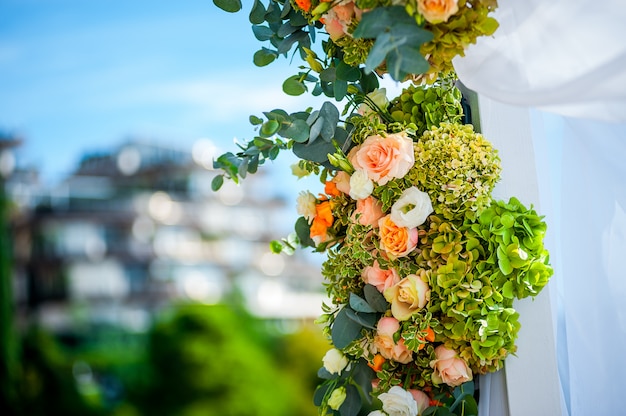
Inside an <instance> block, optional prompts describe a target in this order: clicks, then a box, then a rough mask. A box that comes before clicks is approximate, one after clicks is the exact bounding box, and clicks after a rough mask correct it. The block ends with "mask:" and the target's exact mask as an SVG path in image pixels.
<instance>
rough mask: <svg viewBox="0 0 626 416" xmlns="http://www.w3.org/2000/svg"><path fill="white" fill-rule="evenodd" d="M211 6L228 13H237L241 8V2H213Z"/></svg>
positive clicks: (231, 0)
mask: <svg viewBox="0 0 626 416" xmlns="http://www.w3.org/2000/svg"><path fill="white" fill-rule="evenodd" d="M213 4H215V5H216V6H217V7H219V8H220V9H222V10H224V11H225V12H229V13H235V12H238V11H239V10H241V7H242V5H241V0H213Z"/></svg>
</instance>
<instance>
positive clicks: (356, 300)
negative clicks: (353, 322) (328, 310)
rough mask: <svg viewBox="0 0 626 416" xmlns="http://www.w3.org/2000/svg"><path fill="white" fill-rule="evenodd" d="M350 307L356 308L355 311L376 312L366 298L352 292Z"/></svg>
mask: <svg viewBox="0 0 626 416" xmlns="http://www.w3.org/2000/svg"><path fill="white" fill-rule="evenodd" d="M350 307H351V308H352V309H354V311H355V312H365V313H374V312H376V310H374V309H373V308H372V307H371V306H370V305H369V304H368V303H367V301H366V300H365V299H363V298H361V297H360V296H358V295H355V294H354V293H350Z"/></svg>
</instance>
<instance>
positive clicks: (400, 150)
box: [349, 132, 415, 185]
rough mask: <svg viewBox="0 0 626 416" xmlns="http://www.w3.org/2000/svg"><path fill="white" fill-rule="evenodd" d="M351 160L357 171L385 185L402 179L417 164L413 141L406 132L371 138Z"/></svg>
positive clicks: (353, 154) (350, 157)
mask: <svg viewBox="0 0 626 416" xmlns="http://www.w3.org/2000/svg"><path fill="white" fill-rule="evenodd" d="M349 159H350V161H351V162H352V164H353V165H354V168H355V169H357V170H359V169H360V170H363V171H365V172H366V173H367V176H368V177H369V178H370V179H371V180H373V181H374V182H376V183H378V184H379V185H385V184H386V183H387V182H389V181H390V180H391V179H393V178H402V177H404V175H406V174H407V173H408V172H409V170H410V169H411V167H413V165H414V164H415V152H414V150H413V140H411V138H410V137H408V136H407V134H406V133H405V132H402V133H395V134H389V135H387V136H385V137H383V136H379V135H375V136H370V137H368V138H367V139H365V141H364V142H363V143H362V144H361V145H360V146H359V147H358V149H357V150H356V151H354V153H352V154H351V155H349Z"/></svg>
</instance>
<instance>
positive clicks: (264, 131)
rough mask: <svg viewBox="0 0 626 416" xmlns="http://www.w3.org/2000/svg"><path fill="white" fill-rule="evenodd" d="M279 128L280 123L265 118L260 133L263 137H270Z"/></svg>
mask: <svg viewBox="0 0 626 416" xmlns="http://www.w3.org/2000/svg"><path fill="white" fill-rule="evenodd" d="M279 128H280V123H279V122H278V121H276V120H267V121H266V122H265V123H263V125H262V126H261V129H260V133H261V135H262V136H263V137H270V136H273V135H274V134H276V132H277V131H278V129H279Z"/></svg>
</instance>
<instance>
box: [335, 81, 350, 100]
mask: <svg viewBox="0 0 626 416" xmlns="http://www.w3.org/2000/svg"><path fill="white" fill-rule="evenodd" d="M333 93H334V96H335V100H337V101H341V100H343V99H344V97H345V96H346V94H347V93H348V83H347V82H346V81H344V80H342V79H338V80H336V81H335V85H334V88H333Z"/></svg>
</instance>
